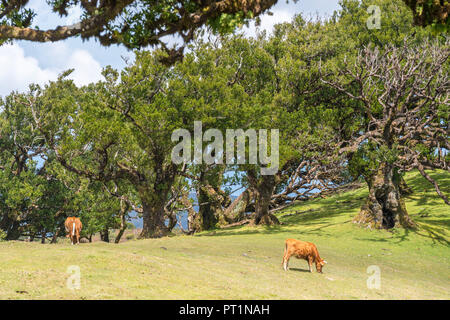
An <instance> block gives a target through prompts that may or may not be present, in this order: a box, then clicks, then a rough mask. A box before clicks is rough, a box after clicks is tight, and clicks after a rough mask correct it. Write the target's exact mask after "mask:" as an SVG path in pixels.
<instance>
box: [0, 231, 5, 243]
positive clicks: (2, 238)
mask: <svg viewBox="0 0 450 320" xmlns="http://www.w3.org/2000/svg"><path fill="white" fill-rule="evenodd" d="M5 240H6V232H5V231H3V230H2V229H0V241H5Z"/></svg>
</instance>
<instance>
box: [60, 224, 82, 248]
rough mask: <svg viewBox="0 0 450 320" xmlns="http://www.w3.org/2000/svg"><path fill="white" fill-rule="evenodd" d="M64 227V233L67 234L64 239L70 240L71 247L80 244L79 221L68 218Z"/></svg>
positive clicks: (80, 225)
mask: <svg viewBox="0 0 450 320" xmlns="http://www.w3.org/2000/svg"><path fill="white" fill-rule="evenodd" d="M64 226H65V227H66V232H68V234H67V235H66V237H67V238H70V241H71V242H72V245H73V244H78V243H80V232H81V228H83V224H82V223H81V220H80V219H79V218H77V217H68V218H67V219H66V222H65V223H64Z"/></svg>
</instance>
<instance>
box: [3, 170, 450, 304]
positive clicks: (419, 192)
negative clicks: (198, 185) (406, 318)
mask: <svg viewBox="0 0 450 320" xmlns="http://www.w3.org/2000/svg"><path fill="white" fill-rule="evenodd" d="M432 176H433V177H434V178H437V179H439V181H440V182H441V183H444V184H445V189H444V192H445V193H446V194H450V176H449V175H448V173H440V174H438V173H433V174H432ZM407 182H408V184H409V185H410V186H412V187H413V189H414V191H415V192H414V195H412V196H411V197H409V198H408V201H407V208H408V210H409V212H410V214H411V216H412V217H413V218H414V220H415V221H416V222H418V223H419V225H420V230H419V231H418V232H412V231H404V230H396V231H394V232H387V231H375V230H365V229H362V228H360V227H358V226H356V225H354V224H352V223H351V219H352V217H353V216H354V215H355V214H356V213H357V212H358V209H359V206H360V204H361V201H362V199H363V198H364V197H365V196H366V195H367V190H366V189H365V188H364V189H359V190H354V191H350V192H346V193H342V194H339V195H335V196H333V197H329V198H326V199H317V200H314V201H309V202H306V203H303V204H298V205H295V206H292V207H291V208H289V209H287V210H285V211H284V212H281V213H279V217H280V218H281V220H282V221H283V222H284V225H283V226H280V227H273V228H266V227H259V228H254V227H237V228H233V229H226V230H220V231H216V232H213V233H203V234H199V235H197V236H194V237H189V236H177V237H167V238H163V239H157V240H141V241H127V242H125V243H121V244H119V245H115V244H106V243H92V244H82V245H79V246H75V247H72V246H70V245H69V244H68V243H66V242H65V243H61V244H57V245H51V244H46V245H41V244H38V243H25V242H4V243H0V298H1V299H10V298H12V299H17V298H25V299H29V298H32V299H111V298H119V299H449V298H450V272H449V271H450V249H449V241H450V237H449V230H450V219H449V218H450V209H449V207H448V206H446V205H445V204H444V203H443V201H442V200H440V199H439V198H438V197H437V195H436V194H435V192H434V190H433V188H432V187H430V185H429V184H428V183H427V182H426V181H424V180H423V179H422V178H421V177H420V175H418V173H410V174H408V176H407ZM309 209H312V210H313V211H310V212H307V213H302V214H294V215H290V216H285V215H286V214H289V213H290V212H291V213H292V212H295V211H300V212H303V211H306V210H309ZM283 216H284V217H283ZM286 238H297V239H302V240H307V241H312V242H314V243H316V245H317V247H318V249H319V252H320V254H321V256H322V257H323V258H325V259H326V260H327V261H328V264H327V265H326V266H325V267H324V273H323V274H318V273H315V272H314V273H312V274H310V273H309V272H307V263H306V261H303V260H296V259H292V260H291V263H290V267H291V269H290V271H288V272H284V271H283V270H282V268H281V265H280V264H281V258H282V255H283V246H284V240H285V239H286ZM69 265H79V266H80V268H81V289H80V290H75V291H71V290H69V289H67V288H66V279H67V278H68V276H69V275H68V274H67V273H66V269H67V267H68V266H69ZM370 265H377V266H379V267H380V270H381V288H380V289H372V290H370V289H368V288H367V285H366V281H367V278H368V276H369V275H368V274H367V273H366V270H367V267H368V266H370Z"/></svg>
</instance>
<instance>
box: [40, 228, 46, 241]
mask: <svg viewBox="0 0 450 320" xmlns="http://www.w3.org/2000/svg"><path fill="white" fill-rule="evenodd" d="M46 234H47V232H46V231H45V230H43V231H42V237H41V243H42V244H44V243H45V235H46Z"/></svg>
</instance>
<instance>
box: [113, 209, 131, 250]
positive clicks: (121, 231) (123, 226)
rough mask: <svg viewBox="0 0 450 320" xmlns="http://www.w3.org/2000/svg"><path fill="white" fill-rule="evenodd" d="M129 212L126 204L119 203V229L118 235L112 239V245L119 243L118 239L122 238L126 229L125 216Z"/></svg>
mask: <svg viewBox="0 0 450 320" xmlns="http://www.w3.org/2000/svg"><path fill="white" fill-rule="evenodd" d="M128 210H129V206H128V204H126V203H124V201H123V200H121V201H120V213H119V214H120V229H119V233H118V234H117V236H116V238H115V239H114V243H119V242H120V239H121V238H122V236H123V234H124V232H125V230H126V229H127V219H126V214H127V212H128Z"/></svg>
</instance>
